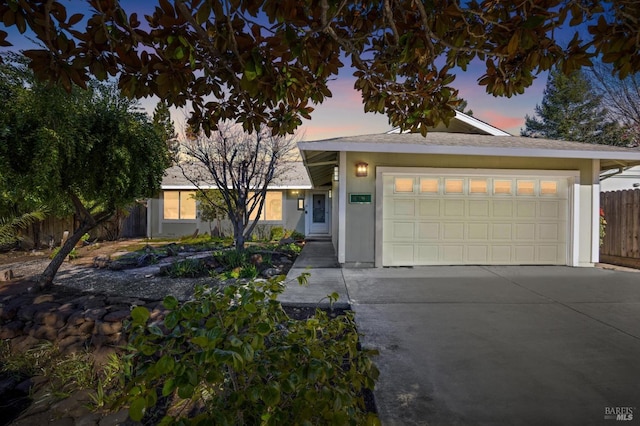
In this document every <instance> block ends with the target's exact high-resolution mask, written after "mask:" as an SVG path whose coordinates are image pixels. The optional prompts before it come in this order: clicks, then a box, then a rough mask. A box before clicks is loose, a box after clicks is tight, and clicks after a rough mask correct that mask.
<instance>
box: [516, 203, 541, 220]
mask: <svg viewBox="0 0 640 426" xmlns="http://www.w3.org/2000/svg"><path fill="white" fill-rule="evenodd" d="M536 210H537V205H536V202H535V201H516V217H518V218H521V217H522V218H524V217H536Z"/></svg>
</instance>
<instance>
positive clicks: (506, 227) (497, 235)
mask: <svg viewBox="0 0 640 426" xmlns="http://www.w3.org/2000/svg"><path fill="white" fill-rule="evenodd" d="M491 239H493V240H509V241H510V240H511V239H513V224H511V223H494V224H492V225H491Z"/></svg>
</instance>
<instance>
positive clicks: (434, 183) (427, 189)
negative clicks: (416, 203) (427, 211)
mask: <svg viewBox="0 0 640 426" xmlns="http://www.w3.org/2000/svg"><path fill="white" fill-rule="evenodd" d="M420 192H422V193H429V194H437V193H438V179H429V178H421V179H420Z"/></svg>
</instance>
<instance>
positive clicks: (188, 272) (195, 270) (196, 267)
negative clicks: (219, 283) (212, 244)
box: [167, 259, 209, 278]
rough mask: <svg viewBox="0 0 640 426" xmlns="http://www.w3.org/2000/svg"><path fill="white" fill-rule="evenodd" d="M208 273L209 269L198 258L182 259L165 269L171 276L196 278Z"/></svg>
mask: <svg viewBox="0 0 640 426" xmlns="http://www.w3.org/2000/svg"><path fill="white" fill-rule="evenodd" d="M208 274H209V271H208V269H207V267H206V265H205V264H204V262H203V261H202V260H200V259H184V260H181V261H179V262H175V263H173V264H172V265H171V267H170V268H169V269H168V271H167V275H169V276H170V277H171V278H197V277H203V276H206V275H208Z"/></svg>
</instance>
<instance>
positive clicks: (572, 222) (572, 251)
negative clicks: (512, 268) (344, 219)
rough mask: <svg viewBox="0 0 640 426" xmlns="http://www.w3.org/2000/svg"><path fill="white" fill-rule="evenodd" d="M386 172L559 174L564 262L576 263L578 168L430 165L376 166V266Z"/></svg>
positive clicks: (378, 260)
mask: <svg viewBox="0 0 640 426" xmlns="http://www.w3.org/2000/svg"><path fill="white" fill-rule="evenodd" d="M385 174H391V175H394V176H397V175H401V176H402V175H411V176H414V175H416V174H425V175H434V176H451V175H454V176H464V177H493V176H510V177H519V176H527V177H528V176H531V177H559V178H565V179H567V186H568V188H567V190H568V194H567V198H568V201H567V202H568V204H569V206H568V207H569V208H568V209H567V210H568V212H567V214H568V217H567V220H568V221H569V223H568V226H567V228H568V234H569V235H568V243H567V254H566V264H567V265H568V266H578V264H579V252H580V250H579V248H580V246H579V236H580V215H579V214H577V213H578V212H579V211H580V209H579V206H580V170H540V169H532V170H523V169H460V168H456V169H451V168H429V167H376V221H375V222H376V223H375V253H374V258H375V266H376V268H378V267H382V248H383V247H382V232H383V229H382V213H383V212H382V209H383V202H384V200H383V198H384V197H383V178H384V175H385Z"/></svg>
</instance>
